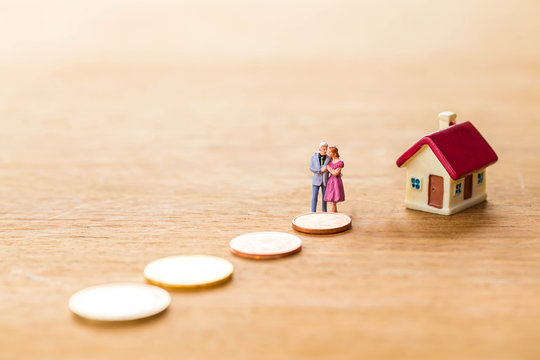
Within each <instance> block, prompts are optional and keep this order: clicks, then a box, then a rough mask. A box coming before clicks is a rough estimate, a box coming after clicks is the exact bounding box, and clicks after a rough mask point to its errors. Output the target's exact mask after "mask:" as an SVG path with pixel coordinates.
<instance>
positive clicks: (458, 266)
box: [0, 1, 540, 360]
mask: <svg viewBox="0 0 540 360" xmlns="http://www.w3.org/2000/svg"><path fill="white" fill-rule="evenodd" d="M202 3H204V4H202ZM202 3H201V5H197V3H192V4H191V5H189V7H190V8H191V10H192V12H188V13H187V14H188V15H189V14H191V15H190V16H193V17H194V19H199V20H201V21H202V20H204V21H203V22H202V24H205V25H207V26H210V25H209V24H215V28H213V29H217V30H219V29H220V27H226V26H230V29H232V30H230V31H229V32H227V31H225V30H224V32H223V33H220V32H219V31H217V30H216V32H215V33H214V32H212V31H210V30H209V27H205V28H204V29H203V30H201V31H202V34H201V33H199V32H197V31H196V29H197V27H196V26H195V25H194V24H197V21H196V20H194V19H191V20H190V21H188V22H187V24H188V25H190V26H188V25H186V23H183V22H181V21H178V22H177V21H173V20H174V19H173V18H174V16H173V15H170V14H172V13H173V12H174V11H172V10H174V9H175V8H174V5H170V4H169V5H167V6H164V5H155V6H154V5H151V4H146V3H144V2H142V3H141V4H146V5H140V6H139V7H137V8H134V9H131V10H126V14H125V17H120V16H118V19H119V20H118V22H117V23H116V22H114V21H113V19H114V18H112V17H111V16H112V15H110V14H113V15H114V14H117V12H119V11H120V10H119V9H120V8H121V7H120V6H119V5H118V4H119V2H118V1H116V2H114V4H117V5H118V6H117V7H114V8H113V7H111V13H108V12H106V11H105V9H107V8H106V5H105V3H102V2H98V3H97V4H100V5H91V6H92V9H90V10H91V11H90V10H89V11H85V9H84V7H82V10H81V11H80V12H77V16H78V17H75V19H79V20H81V19H82V18H84V19H85V21H82V20H81V21H79V20H77V24H79V25H77V26H75V25H73V26H71V25H70V26H71V27H70V26H68V25H69V24H68V20H67V19H71V17H69V16H65V18H64V17H62V16H64V15H65V14H71V12H70V11H73V13H75V10H73V7H74V5H69V6H68V5H66V9H65V12H64V13H62V12H59V14H60V15H54V14H49V12H52V10H44V11H45V12H46V14H49V15H51V16H52V18H50V20H51V26H52V27H53V28H52V29H51V30H50V32H44V31H43V32H42V31H41V30H42V29H43V28H46V27H43V28H42V27H40V26H41V25H40V26H38V25H39V24H41V23H40V22H39V21H37V19H38V17H39V14H38V12H36V13H34V12H32V13H30V14H29V15H28V16H29V17H30V19H31V20H32V19H33V20H32V21H35V22H37V23H38V25H35V26H34V25H32V24H30V23H28V24H27V26H28V29H31V30H32V31H30V30H28V29H27V30H26V31H27V32H28V33H32V36H34V37H35V38H33V39H34V40H35V41H34V42H32V41H31V40H29V39H30V37H29V36H28V37H27V36H26V35H24V34H27V33H23V35H20V34H19V33H18V32H10V33H9V36H12V37H14V39H15V40H13V39H11V38H10V39H9V40H6V39H7V37H8V35H5V34H6V32H3V35H1V36H2V37H3V39H4V40H6V41H8V44H9V45H10V48H9V49H11V50H10V51H7V50H6V51H4V49H3V50H2V53H1V54H2V61H0V62H1V64H2V65H1V66H0V78H1V79H2V81H1V82H0V104H1V107H0V124H1V129H0V164H1V166H0V194H1V198H2V207H1V208H0V256H1V261H0V314H1V317H0V334H2V336H0V358H1V359H10V360H11V359H55V360H60V359H180V358H182V359H217V358H221V359H255V358H256V359H314V358H318V359H319V358H320V359H362V358H364V359H385V358H386V359H397V358H400V359H490V360H494V359H538V358H539V357H540V342H539V341H538V339H539V338H540V307H539V306H538V304H539V299H540V276H539V275H540V239H539V235H538V233H539V225H538V224H539V221H540V212H539V200H540V160H539V157H538V156H539V154H540V142H539V141H538V139H539V138H540V126H539V122H538V119H539V116H540V66H539V65H538V64H539V61H540V51H538V47H537V45H536V44H537V42H538V41H537V39H538V38H539V34H540V25H539V24H538V22H537V21H536V18H537V17H536V16H535V15H534V14H537V13H538V10H539V9H538V5H537V4H536V3H535V2H530V3H527V2H522V3H520V4H507V3H505V2H489V3H487V2H481V1H478V2H475V1H473V2H467V5H466V4H465V3H463V4H452V6H453V7H452V8H450V7H449V6H446V5H442V4H439V5H437V4H433V5H431V2H422V1H420V2H419V3H421V5H422V4H423V5H422V6H419V7H418V8H414V9H413V8H411V9H408V10H407V12H406V15H407V16H406V20H407V21H406V22H405V23H404V21H405V20H399V21H393V20H392V19H402V17H401V14H402V13H403V11H405V10H404V9H403V8H402V7H403V6H404V5H399V4H400V2H396V9H397V10H396V9H394V8H392V7H390V6H389V7H383V5H382V3H381V5H375V4H373V3H369V4H368V3H366V4H364V5H365V7H362V6H360V5H355V3H353V2H343V4H341V5H340V7H332V6H331V3H328V2H322V3H323V4H326V5H325V6H322V5H313V6H311V5H309V6H308V4H304V3H300V5H295V6H294V7H291V8H290V9H289V8H287V7H286V5H285V4H281V3H279V4H277V5H266V6H265V7H264V8H263V10H264V13H265V14H266V15H265V16H262V15H261V14H260V13H259V12H258V10H257V12H256V11H255V10H254V8H253V5H250V6H247V8H242V7H238V8H235V9H234V11H233V10H230V9H225V8H223V7H220V6H218V5H216V6H217V8H216V9H212V8H211V6H210V5H208V4H211V2H208V3H207V2H202ZM160 4H161V3H160ZM487 5H489V6H487ZM15 6H18V5H15V4H14V5H13V7H15ZM54 6H56V7H58V6H59V5H58V4H56V5H54ZM81 6H82V5H81ZM88 6H90V5H88ZM100 6H101V8H100ZM369 6H372V7H377V8H376V9H372V8H369ZM303 7H308V8H309V11H308V10H306V11H305V12H304V11H303ZM486 8H487V10H486ZM96 9H97V10H96ZM99 9H101V10H102V12H100V11H98V10H99ZM313 9H317V11H315V10H313ZM10 10H11V8H10V7H7V10H6V11H7V14H8V15H10V14H11V13H10ZM147 10H148V11H147ZM327 10H328V11H327ZM402 10H403V11H402ZM287 11H290V12H287ZM446 11H448V13H447V12H446ZM441 12H442V13H446V14H448V17H438V16H437V15H438V14H439V13H441ZM101 13H103V14H107V15H103V17H100V16H101V15H99V14H101ZM231 13H234V14H237V15H235V16H237V17H240V16H241V15H238V14H243V15H242V16H241V20H242V21H236V20H238V18H233V19H232V20H230V22H229V20H227V15H228V14H231ZM373 13H375V14H374V15H373V16H374V19H371V16H370V14H373ZM385 13H388V14H390V15H388V16H387V17H382V14H385ZM4 14H6V12H4ZM17 14H18V15H17ZM24 14H26V13H25V12H23V11H22V10H21V11H18V10H17V11H15V10H13V14H11V15H13V16H10V19H11V20H10V21H11V22H7V23H8V24H15V22H16V21H15V20H13V19H17V17H16V16H19V18H20V19H23V18H25V17H24V16H23V15H24ZM61 14H64V15H61ZM178 14H179V16H181V17H182V16H183V17H188V15H186V12H184V11H179V12H178ZM355 14H359V15H358V16H360V20H362V19H364V20H366V21H356V20H355V16H356V15H355ZM250 15H253V16H255V15H261V18H262V20H261V25H258V23H257V22H256V21H254V20H253V21H252V22H249V23H247V22H246V21H247V20H246V21H244V20H245V19H251V17H250ZM4 16H5V15H4ZM54 16H57V17H56V18H55V17H54ZM85 16H86V17H85ZM156 16H157V17H159V16H163V19H164V20H163V21H164V24H165V25H163V26H161V25H160V24H158V23H157V22H156V23H154V22H152V24H153V25H152V26H150V25H148V23H146V22H144V21H142V20H141V19H155V17H156ZM272 16H275V17H276V19H278V20H279V21H280V22H281V24H282V26H281V27H279V29H283V32H279V31H278V28H277V27H275V26H274V27H271V26H270V25H269V24H274V22H272V21H271V20H270V19H271V18H272ZM435 17H436V18H437V19H438V20H437V21H435V20H433V21H432V20H429V19H434V18H435ZM132 18H133V19H136V20H134V21H133V22H130V20H129V19H132ZM255 18H256V16H255ZM181 19H184V18H181ZM325 19H330V20H325ZM340 19H341V20H342V21H340ZM370 19H371V20H370ZM377 19H378V20H380V21H381V22H382V23H381V24H379V22H378V20H377ZM426 19H427V20H426ZM54 20H57V21H56V22H55V21H54ZM139 20H141V21H139ZM233 20H235V21H233ZM302 20H305V22H302ZM44 21H45V20H43V22H44ZM100 21H101V22H100ZM149 21H150V20H149ZM152 21H154V20H152ZM440 22H443V23H442V24H441V23H440ZM44 23H45V22H44ZM98 23H99V26H98V25H96V24H98ZM278 23H279V22H278ZM3 24H5V23H3ZM58 24H63V25H66V24H67V25H66V29H67V30H70V29H73V31H76V29H79V30H77V31H82V32H75V34H76V36H77V37H78V40H80V41H75V40H74V39H71V38H69V36H70V35H69V34H70V33H69V31H64V30H66V29H63V28H61V27H60V25H58ZM89 24H94V25H95V26H96V31H95V32H92V31H90V30H89V29H87V28H86V27H88V26H89ZM182 24H183V25H182ZM227 24H228V25H227ZM242 24H244V25H242ZM246 24H248V25H246ZM298 24H304V26H305V27H301V26H298ZM407 24H410V26H407ZM166 25H170V28H167V26H166ZM319 25H322V26H319ZM334 25H335V26H334ZM443 25H444V26H443ZM2 26H4V25H2ZM14 26H15V25H14ZM32 26H33V27H32ZM85 26H86V27H85ZM107 26H108V27H110V29H118V31H116V32H115V31H109V30H110V29H109V28H107ZM141 26H147V28H148V33H145V32H143V31H142V30H140V27H141ZM182 26H186V28H183V27H182ZM243 26H244V27H245V29H246V30H247V31H246V32H245V33H246V34H247V33H249V34H248V35H245V33H244V32H243V31H241V30H243V29H244V28H243ZM449 26H450V28H448V27H449ZM452 26H453V27H452ZM104 27H105V28H104ZM22 28H23V26H20V29H21V30H20V31H23V30H22ZM17 29H19V27H17ZM40 29H41V30H40ZM59 29H60V30H62V31H60V30H59ZM80 29H83V30H84V31H83V30H80ZM130 29H134V30H133V31H135V33H134V34H135V35H137V39H138V41H135V40H134V39H132V38H130V37H129V34H131V32H130V31H129V30H130ZM179 29H181V30H182V31H180V30H179ZM186 29H187V30H186ZM190 29H191V30H190ZM426 29H428V30H426ZM169 30H170V31H173V32H174V31H176V30H177V31H179V33H178V34H180V33H182V34H185V36H186V37H187V40H186V38H183V37H181V36H180V35H178V34H177V33H174V34H177V35H178V39H180V40H179V41H180V42H181V44H182V45H181V46H180V45H178V48H172V50H171V51H170V52H169V53H168V52H166V51H165V50H163V49H169V47H168V46H169V45H170V46H174V42H173V41H172V40H171V39H172V38H174V36H172V35H171V36H170V37H160V36H158V35H160V34H161V33H167V34H168V33H169ZM55 31H57V32H55ZM183 31H186V32H185V33H184V32H183ZM240 32H241V33H242V34H243V35H242V36H243V37H242V36H235V34H238V33H240ZM57 33H58V34H64V36H65V37H66V38H69V39H67V40H65V41H64V40H62V39H63V38H62V37H60V35H58V37H55V36H56V35H54V34H57ZM51 34H52V35H51ZM196 34H199V35H198V36H199V38H197V36H196ZM209 34H211V35H212V36H210V35H209ZM220 34H221V35H220ZM48 36H49V37H50V38H49V37H48ZM145 36H146V37H145ZM346 36H349V38H347V37H346ZM377 36H378V37H377ZM305 37H307V38H305ZM355 37H358V39H354V38H355ZM53 38H54V39H53ZM127 38H129V39H132V40H130V41H131V42H130V41H124V39H127ZM58 39H59V40H58ZM105 39H107V40H105ZM197 39H198V40H200V41H199V42H197V41H196V40H197ZM57 40H58V41H57ZM252 40H253V41H252ZM256 40H258V41H256ZM278 40H283V42H279V41H278ZM304 40H305V41H304ZM10 41H11V42H10ZM17 41H18V42H17ZM4 43H5V42H4ZM64 43H65V44H66V45H64ZM154 43H155V44H154ZM17 44H20V46H19V47H17V46H15V45H17ZM75 44H78V45H75ZM111 44H113V45H114V44H117V45H118V46H117V47H115V46H112V45H111ZM197 44H199V46H198V45H197ZM252 44H253V47H249V46H250V45H252ZM280 44H281V47H280ZM295 44H298V47H299V49H300V50H299V51H298V52H294V51H293V50H294V46H295ZM355 44H359V45H358V47H356V48H355V47H354V46H355ZM244 45H245V46H244ZM182 46H183V47H182ZM21 49H22V50H21ZM141 49H142V50H141ZM145 49H147V50H148V51H143V50H145ZM182 49H187V50H185V52H183V51H182ZM209 49H210V50H213V52H210V50H209ZM231 49H232V50H231ZM239 49H242V51H241V50H239ZM249 49H252V50H253V53H250V52H249V51H248V50H249ZM23 50H24V51H23ZM139 50H140V51H139ZM162 50H163V51H162ZM207 50H208V51H207ZM175 51H177V52H176V53H175ZM132 54H134V55H133V56H132ZM179 54H181V55H182V56H180V55H179ZM205 54H207V55H205ZM139 55H140V56H139ZM235 55H237V56H235ZM445 110H451V111H455V112H456V113H457V114H458V119H457V120H458V121H465V120H470V121H471V122H473V123H474V125H475V126H476V127H477V128H478V129H479V130H480V131H481V133H482V134H483V135H484V136H485V137H486V139H487V140H488V141H489V143H490V144H491V145H492V146H493V148H494V149H495V151H496V152H497V153H498V155H499V162H498V163H496V164H495V165H493V166H492V167H490V168H489V169H488V171H487V176H486V181H487V187H488V194H489V195H488V201H487V202H485V203H482V204H480V205H477V206H475V207H473V208H471V209H469V210H467V211H464V212H462V213H459V214H456V215H453V216H449V217H447V216H438V215H434V214H427V213H422V212H417V211H411V210H406V209H405V208H404V205H403V199H404V196H405V194H404V189H405V171H404V170H402V169H398V168H397V167H396V166H395V160H396V159H397V157H398V156H399V155H400V154H401V153H402V152H403V151H404V150H406V149H407V148H408V147H409V146H410V145H411V144H412V143H414V142H415V141H417V140H418V139H419V138H420V137H421V136H422V135H424V134H426V133H428V132H431V131H434V130H436V129H437V128H438V122H437V114H438V113H439V112H440V111H445ZM321 140H326V141H328V142H329V143H331V144H336V145H338V146H339V150H340V154H341V156H342V160H343V161H344V163H345V168H344V170H343V173H344V177H343V182H344V186H345V192H346V196H347V201H346V202H345V203H343V204H340V207H339V209H340V211H343V212H345V213H347V214H348V215H350V216H351V218H352V220H353V228H352V229H351V230H349V231H347V232H344V233H340V234H336V235H329V236H310V235H306V234H301V233H296V235H298V236H299V237H300V238H301V239H302V241H303V248H302V251H301V252H300V253H298V254H297V255H294V256H291V257H287V258H282V259H276V260H271V261H254V260H250V259H243V258H240V257H237V256H234V255H233V254H231V253H230V252H229V250H228V244H229V241H230V240H231V239H232V238H234V237H235V236H238V235H240V234H243V233H247V232H254V231H283V232H289V233H293V232H294V231H293V230H292V229H291V225H290V222H291V219H292V218H293V217H294V216H296V215H298V214H301V213H304V212H306V211H309V209H310V197H311V174H310V172H309V169H308V165H309V164H308V163H309V159H310V156H311V154H312V153H313V152H314V151H315V150H316V147H317V144H318V143H319V142H320V141H321ZM180 254H209V255H216V256H221V257H224V258H226V259H227V260H229V261H231V262H232V263H233V264H234V265H235V268H236V270H235V274H234V276H233V279H232V281H230V282H228V283H226V284H224V285H222V286H219V287H216V288H212V289H206V290H199V291H173V292H172V304H171V307H170V309H169V310H168V311H167V312H166V313H164V314H163V315H162V316H158V317H155V318H153V319H150V320H148V321H144V322H140V323H132V324H126V325H120V326H99V325H96V324H89V323H86V322H82V321H79V320H78V319H77V318H75V317H74V316H72V315H71V314H70V312H69V310H68V308H67V302H68V299H69V296H70V295H71V294H73V293H74V292H76V291H78V290H80V289H82V288H85V287H88V286H91V285H96V284H102V283H109V282H116V281H133V282H144V278H143V269H144V266H145V265H146V264H147V263H149V262H150V261H153V260H155V259H157V258H160V257H163V256H169V255H180Z"/></svg>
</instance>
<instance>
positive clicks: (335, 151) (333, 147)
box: [328, 146, 339, 157]
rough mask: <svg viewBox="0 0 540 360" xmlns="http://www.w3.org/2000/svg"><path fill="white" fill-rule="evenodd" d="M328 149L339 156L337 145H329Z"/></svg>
mask: <svg viewBox="0 0 540 360" xmlns="http://www.w3.org/2000/svg"><path fill="white" fill-rule="evenodd" d="M328 151H331V152H333V153H334V154H336V156H337V157H339V150H338V148H337V147H335V146H330V147H329V148H328Z"/></svg>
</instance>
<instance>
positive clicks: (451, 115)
mask: <svg viewBox="0 0 540 360" xmlns="http://www.w3.org/2000/svg"><path fill="white" fill-rule="evenodd" d="M456 117H457V115H456V113H455V112H451V111H444V112H442V113H440V114H439V130H443V129H446V128H449V127H450V126H452V125H456Z"/></svg>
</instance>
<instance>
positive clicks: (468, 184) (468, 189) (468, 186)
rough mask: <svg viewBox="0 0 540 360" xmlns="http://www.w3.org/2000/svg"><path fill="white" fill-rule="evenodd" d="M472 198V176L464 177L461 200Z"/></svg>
mask: <svg viewBox="0 0 540 360" xmlns="http://www.w3.org/2000/svg"><path fill="white" fill-rule="evenodd" d="M471 196H472V175H467V176H465V189H463V199H464V200H465V199H468V198H470V197H471Z"/></svg>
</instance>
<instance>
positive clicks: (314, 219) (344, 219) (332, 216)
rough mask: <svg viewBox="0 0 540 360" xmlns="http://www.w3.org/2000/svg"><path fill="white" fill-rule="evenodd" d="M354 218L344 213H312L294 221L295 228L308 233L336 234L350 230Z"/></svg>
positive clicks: (300, 216) (298, 217)
mask: <svg viewBox="0 0 540 360" xmlns="http://www.w3.org/2000/svg"><path fill="white" fill-rule="evenodd" d="M351 226H352V220H351V218H350V217H348V216H347V215H345V214H342V213H310V214H304V215H299V216H297V217H295V218H294V219H293V221H292V227H293V229H295V230H297V231H300V232H304V233H307V234H334V233H338V232H341V231H345V230H349V229H350V228H351Z"/></svg>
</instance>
